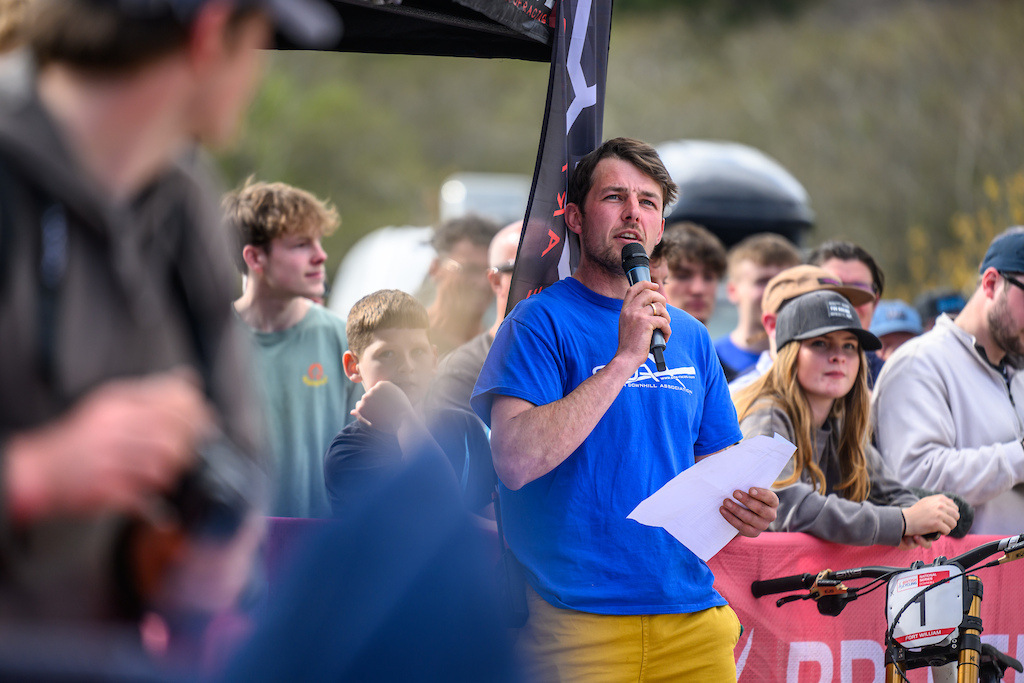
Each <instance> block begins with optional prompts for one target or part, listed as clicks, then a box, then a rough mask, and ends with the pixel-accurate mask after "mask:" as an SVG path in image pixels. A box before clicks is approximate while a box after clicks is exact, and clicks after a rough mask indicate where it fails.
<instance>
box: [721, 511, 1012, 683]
mask: <svg viewBox="0 0 1024 683" xmlns="http://www.w3.org/2000/svg"><path fill="white" fill-rule="evenodd" d="M1022 526H1024V520H1022ZM1022 531H1024V529H1022ZM999 538H1001V537H999V536H968V537H966V538H964V539H960V540H953V539H949V538H942V539H939V540H938V541H936V542H935V543H933V544H932V547H931V548H930V549H928V550H924V549H920V548H919V549H916V550H912V551H902V550H898V549H896V548H891V547H885V546H871V547H867V548H860V547H851V546H843V545H836V544H833V543H826V542H824V541H820V540H818V539H816V538H814V537H811V536H808V535H806V534H771V533H768V534H762V535H761V536H760V537H759V538H756V539H748V538H737V539H735V540H733V541H732V542H731V543H730V544H729V545H727V546H726V547H725V549H723V550H722V551H721V552H720V553H719V554H718V555H716V556H715V557H714V558H712V559H711V561H710V562H709V563H708V564H709V566H710V567H711V569H712V570H713V571H714V573H715V586H716V588H718V590H719V592H720V593H721V594H722V595H723V596H724V597H725V598H726V599H727V600H728V601H729V604H730V605H732V607H733V609H734V610H736V613H737V614H738V615H739V618H740V622H741V623H742V624H743V629H744V630H743V635H742V636H741V637H740V642H739V644H738V645H737V646H736V669H737V673H738V680H739V682H740V683H745V682H748V681H749V682H751V683H753V682H757V681H779V682H780V683H782V682H785V683H830V682H832V681H834V682H835V683H874V682H877V683H881V682H882V681H883V676H884V670H885V667H884V656H885V648H884V646H883V642H884V640H885V630H886V620H885V611H884V610H885V586H883V587H882V588H880V589H879V590H877V591H875V592H872V593H870V594H868V595H865V596H862V597H858V598H857V599H856V600H854V601H851V602H850V603H849V604H847V606H846V608H845V609H844V610H843V612H842V614H840V615H839V616H838V617H828V616H824V615H822V614H819V613H818V610H817V605H816V604H815V603H814V601H812V600H805V601H796V602H792V603H789V604H787V605H784V606H782V607H776V606H775V601H776V600H777V599H778V598H779V597H781V596H782V595H787V594H781V595H769V596H765V597H763V598H754V597H753V595H752V594H751V592H750V584H751V582H753V581H756V580H759V579H772V578H778V577H781V576H790V575H793V574H802V573H804V572H807V573H811V574H817V573H818V572H820V571H821V570H823V569H833V570H840V569H852V568H855V567H865V566H878V565H882V566H893V567H902V566H909V565H910V564H911V563H912V562H914V561H915V560H922V561H924V562H925V563H926V564H927V563H931V561H932V560H933V559H934V558H936V557H938V556H940V555H941V556H945V557H949V558H952V557H956V556H957V555H960V554H962V553H964V552H966V551H968V550H970V549H972V548H974V547H976V546H979V545H981V544H983V543H986V542H988V541H992V540H997V539H999ZM1000 555H1001V553H997V554H996V555H994V556H993V557H992V558H990V560H992V559H996V558H998V557H999V556H1000ZM972 573H975V572H972ZM975 574H976V576H978V578H980V579H981V580H982V582H983V584H984V599H983V600H982V603H981V617H982V620H983V623H984V629H985V630H984V632H983V633H982V641H983V642H987V643H991V644H992V645H994V646H995V647H997V648H998V649H1000V650H1002V651H1003V652H1006V653H1007V654H1009V655H1011V656H1013V657H1016V658H1017V659H1022V658H1024V561H1021V562H1012V563H1008V564H1005V565H1001V566H998V567H993V568H990V569H983V570H981V571H978V572H976V573H975ZM865 583H866V580H859V581H853V582H850V583H849V584H848V585H850V586H854V585H858V586H859V585H863V584H865ZM908 678H909V679H910V680H911V681H931V680H932V679H931V675H930V672H929V670H927V669H919V670H915V671H911V672H910V674H909V676H908ZM1004 681H1007V682H1008V683H1024V676H1022V675H1019V674H1017V673H1016V672H1015V671H1013V670H1012V669H1011V670H1008V671H1007V674H1006V678H1005V679H1004Z"/></svg>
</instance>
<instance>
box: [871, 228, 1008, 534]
mask: <svg viewBox="0 0 1024 683" xmlns="http://www.w3.org/2000/svg"><path fill="white" fill-rule="evenodd" d="M980 273H981V277H980V278H979V280H978V285H977V288H976V289H975V290H974V294H972V295H971V298H970V300H968V302H967V305H966V306H965V307H964V309H963V310H962V311H961V312H960V314H959V315H958V316H957V317H956V320H955V321H953V320H951V319H950V318H949V316H947V315H942V316H940V317H939V319H938V320H937V321H936V322H935V327H934V328H933V329H932V330H931V331H929V332H927V333H925V334H923V335H921V336H920V337H917V338H915V339H912V340H911V341H909V342H907V343H906V344H904V345H903V346H901V347H900V348H899V349H897V350H896V352H895V353H894V354H893V355H892V356H891V357H890V358H889V360H888V361H886V364H885V368H884V369H883V370H882V374H881V375H880V376H879V378H878V384H877V385H876V386H875V393H874V397H873V401H872V406H871V414H872V421H873V423H874V427H875V435H876V437H877V439H878V446H879V450H880V451H881V452H882V455H883V456H884V457H886V458H887V459H888V461H889V464H890V466H891V467H892V469H893V471H894V472H896V474H897V476H899V477H900V478H901V479H902V480H903V483H904V484H907V485H910V486H921V487H926V488H930V489H936V490H944V491H952V492H954V493H958V494H960V495H961V496H963V497H964V498H965V499H966V500H967V502H968V503H970V504H971V505H974V506H975V508H976V516H975V521H974V527H973V528H972V531H973V532H974V533H978V534H1004V533H1011V532H1013V533H1017V532H1019V531H1020V529H1019V527H1020V523H1021V520H1022V519H1024V446H1022V444H1021V440H1022V439H1024V374H1022V373H1021V371H1020V368H1021V367H1022V362H1024V275H1022V273H1024V227H1022V226H1017V227H1013V228H1009V229H1008V230H1006V231H1005V232H1003V233H1002V234H1001V235H999V236H997V237H996V238H995V239H994V240H993V241H992V244H991V245H989V248H988V252H987V253H986V254H985V258H984V260H983V261H982V262H981V268H980Z"/></svg>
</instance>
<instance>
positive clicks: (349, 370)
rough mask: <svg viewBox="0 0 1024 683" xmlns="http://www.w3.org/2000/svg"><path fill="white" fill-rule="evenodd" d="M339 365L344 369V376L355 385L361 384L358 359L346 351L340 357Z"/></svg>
mask: <svg viewBox="0 0 1024 683" xmlns="http://www.w3.org/2000/svg"><path fill="white" fill-rule="evenodd" d="M341 364H342V366H343V367H344V368H345V376H346V377H348V378H349V379H350V380H351V381H353V382H355V383H356V384H361V383H362V381H363V376H362V375H361V374H359V359H358V358H356V354H354V353H352V352H351V351H346V352H345V354H344V355H343V356H342V357H341Z"/></svg>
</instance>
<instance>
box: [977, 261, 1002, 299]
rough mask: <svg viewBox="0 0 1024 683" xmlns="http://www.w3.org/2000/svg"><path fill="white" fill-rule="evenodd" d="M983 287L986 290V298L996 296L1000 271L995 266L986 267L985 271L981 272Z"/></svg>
mask: <svg viewBox="0 0 1024 683" xmlns="http://www.w3.org/2000/svg"><path fill="white" fill-rule="evenodd" d="M981 288H982V289H983V290H984V292H985V298H987V299H994V298H996V293H997V290H998V289H999V271H998V270H996V269H995V268H986V269H985V272H984V273H982V274H981Z"/></svg>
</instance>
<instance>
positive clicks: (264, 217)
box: [224, 180, 362, 517]
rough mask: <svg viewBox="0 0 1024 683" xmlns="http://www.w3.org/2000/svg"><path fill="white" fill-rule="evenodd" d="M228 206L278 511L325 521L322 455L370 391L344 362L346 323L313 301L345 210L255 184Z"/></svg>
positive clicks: (232, 196)
mask: <svg viewBox="0 0 1024 683" xmlns="http://www.w3.org/2000/svg"><path fill="white" fill-rule="evenodd" d="M224 206H225V209H226V213H227V217H228V221H229V223H230V224H231V225H232V227H233V229H234V230H235V231H236V232H237V235H238V238H239V248H238V251H237V254H238V266H239V268H240V269H241V271H242V273H243V274H245V276H246V281H245V291H244V292H243V294H242V296H241V298H240V299H238V300H237V301H236V302H235V311H236V312H237V313H238V317H239V318H240V319H241V321H242V322H243V323H244V326H245V328H246V329H247V330H248V331H249V332H250V334H251V336H252V339H253V342H254V344H253V346H254V354H255V357H256V373H255V374H256V375H257V378H258V381H259V383H260V384H261V385H262V388H263V395H264V399H265V413H266V420H267V431H268V435H269V443H270V448H271V454H272V456H273V460H274V462H275V464H276V468H277V471H276V473H275V474H274V478H273V482H274V487H273V488H274V490H273V498H272V502H271V507H270V514H272V515H275V516H280V517H327V516H329V515H330V507H329V505H328V502H327V497H326V493H325V487H324V474H323V454H324V451H326V450H327V446H328V445H329V444H330V443H331V440H332V439H333V438H334V435H335V434H337V433H338V432H339V431H340V430H341V428H342V427H344V426H345V425H346V424H347V423H349V422H351V421H352V419H353V418H352V416H351V415H350V412H351V411H352V409H353V408H354V407H355V404H356V402H357V401H358V400H359V397H360V396H361V395H362V388H361V387H360V386H359V385H358V384H354V383H352V382H349V381H348V380H347V379H346V377H345V371H344V367H343V365H342V356H343V355H344V353H345V351H347V350H348V343H347V341H346V339H345V321H344V320H342V319H341V318H339V317H338V316H336V315H335V314H333V313H331V312H330V311H328V310H327V309H325V308H324V307H323V306H321V305H319V304H317V303H314V301H313V300H314V299H318V298H320V297H322V296H323V294H324V267H325V264H326V262H327V254H326V253H325V252H324V250H323V247H322V245H321V239H322V238H323V237H324V236H326V235H329V234H331V233H332V232H334V230H335V229H337V227H338V223H339V219H338V214H337V212H336V211H335V210H334V208H333V207H331V206H329V205H328V204H326V203H325V202H322V201H320V200H319V199H317V198H316V197H314V196H313V195H312V194H310V193H309V192H306V191H305V190H300V189H298V188H295V187H291V186H289V185H285V184H284V183H261V182H252V180H250V181H248V182H247V183H246V184H245V186H244V187H242V189H240V190H238V191H237V192H233V193H229V194H228V195H227V196H226V197H225V200H224Z"/></svg>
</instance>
